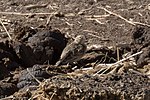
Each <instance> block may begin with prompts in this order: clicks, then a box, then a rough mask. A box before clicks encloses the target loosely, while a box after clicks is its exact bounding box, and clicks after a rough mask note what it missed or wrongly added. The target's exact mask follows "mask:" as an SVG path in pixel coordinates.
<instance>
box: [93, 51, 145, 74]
mask: <svg viewBox="0 0 150 100" xmlns="http://www.w3.org/2000/svg"><path fill="white" fill-rule="evenodd" d="M141 53H143V51H140V52H137V53H135V54H133V55H131V56H129V57H126V58H124V59H121V60H119V61H117V62H116V63H114V64H112V65H111V66H109V67H108V68H107V69H106V70H105V71H104V72H103V73H105V72H106V71H107V70H109V69H110V68H111V67H112V66H115V65H118V64H120V63H122V62H123V61H125V60H127V59H129V58H132V57H134V56H137V55H139V54H141ZM98 66H99V65H98ZM99 72H100V71H98V72H97V73H95V74H94V76H95V75H97V74H98V73H99ZM103 73H101V74H100V75H102V74H103Z"/></svg>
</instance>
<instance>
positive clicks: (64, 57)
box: [55, 35, 87, 66]
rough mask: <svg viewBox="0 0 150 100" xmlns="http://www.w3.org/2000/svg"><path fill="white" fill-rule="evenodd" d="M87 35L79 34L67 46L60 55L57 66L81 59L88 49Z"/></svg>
mask: <svg viewBox="0 0 150 100" xmlns="http://www.w3.org/2000/svg"><path fill="white" fill-rule="evenodd" d="M85 41H86V39H85V36H84V35H79V36H77V37H76V38H75V40H74V41H73V42H72V43H71V44H69V45H68V46H66V47H65V48H64V50H63V52H62V54H61V56H60V60H59V61H58V62H56V64H55V65H56V66H59V65H61V64H68V63H73V62H76V61H77V60H79V59H80V58H81V57H82V56H83V55H84V54H85V51H86V48H87V46H86V45H85Z"/></svg>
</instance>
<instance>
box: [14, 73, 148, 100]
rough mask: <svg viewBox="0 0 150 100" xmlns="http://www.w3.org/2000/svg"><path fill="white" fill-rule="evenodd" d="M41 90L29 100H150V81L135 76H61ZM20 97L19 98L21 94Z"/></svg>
mask: <svg viewBox="0 0 150 100" xmlns="http://www.w3.org/2000/svg"><path fill="white" fill-rule="evenodd" d="M143 81H144V83H143ZM39 87H40V88H39V89H37V90H35V91H34V90H33V91H31V94H32V95H31V97H29V98H34V99H42V98H48V99H53V100H58V99H94V100H95V99H102V100H110V99H111V100H120V99H127V100H132V99H133V98H134V99H142V100H149V92H150V91H149V90H150V81H149V79H148V78H147V77H146V76H141V75H137V74H133V73H126V74H116V75H109V76H106V77H104V78H102V77H99V76H92V75H82V76H78V77H73V78H72V77H70V76H67V75H64V76H63V75H58V76H54V77H52V78H51V79H47V80H45V81H44V82H43V83H42V85H40V86H39ZM16 95H19V92H18V93H17V94H16Z"/></svg>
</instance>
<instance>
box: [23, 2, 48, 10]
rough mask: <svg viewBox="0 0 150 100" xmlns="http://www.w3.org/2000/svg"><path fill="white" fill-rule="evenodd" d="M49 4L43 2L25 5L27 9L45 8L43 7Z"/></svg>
mask: <svg viewBox="0 0 150 100" xmlns="http://www.w3.org/2000/svg"><path fill="white" fill-rule="evenodd" d="M48 4H49V3H46V4H41V5H37V4H36V5H32V4H30V5H27V6H25V8H26V9H27V10H30V9H35V8H43V7H46V6H47V5H48Z"/></svg>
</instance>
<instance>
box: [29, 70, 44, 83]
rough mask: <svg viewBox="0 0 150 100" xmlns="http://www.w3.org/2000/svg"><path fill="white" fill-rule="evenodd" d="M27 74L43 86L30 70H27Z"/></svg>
mask: <svg viewBox="0 0 150 100" xmlns="http://www.w3.org/2000/svg"><path fill="white" fill-rule="evenodd" d="M27 72H28V73H29V74H30V75H31V76H32V78H33V79H35V80H36V81H37V82H38V83H39V84H41V82H40V81H39V80H38V79H37V78H36V77H35V76H34V75H33V74H32V73H31V72H30V71H29V69H28V68H27Z"/></svg>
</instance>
